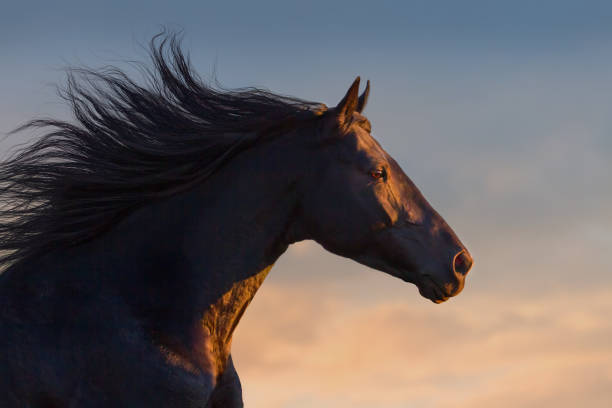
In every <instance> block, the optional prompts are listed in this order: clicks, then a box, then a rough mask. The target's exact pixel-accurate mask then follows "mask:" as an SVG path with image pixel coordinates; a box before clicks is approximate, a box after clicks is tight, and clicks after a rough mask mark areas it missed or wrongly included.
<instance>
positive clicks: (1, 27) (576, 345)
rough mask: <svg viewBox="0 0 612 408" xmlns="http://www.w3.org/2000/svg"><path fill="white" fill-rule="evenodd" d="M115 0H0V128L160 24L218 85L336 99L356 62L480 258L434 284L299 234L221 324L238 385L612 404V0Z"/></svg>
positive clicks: (424, 403)
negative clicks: (426, 289) (420, 284)
mask: <svg viewBox="0 0 612 408" xmlns="http://www.w3.org/2000/svg"><path fill="white" fill-rule="evenodd" d="M125 3H126V2H118V1H106V2H96V3H93V2H85V1H78V2H77V1H73V2H52V3H51V2H25V1H24V2H19V3H17V2H12V3H10V4H6V5H4V6H3V12H2V14H0V131H2V132H6V131H9V130H11V129H12V128H14V127H16V126H17V125H19V124H20V123H22V122H23V121H25V120H28V119H30V118H32V117H34V116H60V117H64V118H66V117H69V116H68V112H67V110H66V109H65V107H64V106H63V105H62V104H61V103H60V102H59V99H58V98H57V96H56V95H55V91H54V84H57V83H61V81H62V79H63V72H62V70H61V69H62V68H63V67H65V66H67V65H80V64H81V65H82V64H84V65H89V66H93V67H98V66H103V65H105V64H108V63H112V64H117V65H120V66H122V67H127V68H128V69H129V67H128V66H127V65H126V64H124V63H123V62H122V61H125V60H143V59H145V58H146V55H145V52H144V51H143V49H142V47H141V44H146V42H147V41H148V40H149V38H150V37H151V36H152V35H153V34H155V33H157V32H158V31H159V30H160V28H161V27H162V26H166V27H168V28H170V29H182V30H183V31H184V42H183V43H184V48H185V49H186V50H188V51H189V52H190V54H191V57H192V60H193V62H194V65H195V66H196V68H197V69H198V70H199V71H200V72H201V73H202V74H203V75H204V76H205V77H206V76H207V75H210V74H211V73H212V72H213V71H216V74H217V76H218V78H219V79H220V81H221V82H222V83H223V84H224V85H227V86H252V85H254V86H262V87H266V88H269V89H271V90H273V91H278V92H280V93H285V94H290V95H295V96H298V97H302V98H306V99H311V100H316V101H321V102H324V103H326V104H328V105H330V106H332V105H334V104H335V103H336V102H337V101H338V100H339V99H340V98H341V97H342V95H343V94H344V92H345V91H346V89H347V87H348V86H349V85H350V83H351V82H352V80H353V79H354V77H355V76H356V75H361V76H362V78H364V79H365V78H369V79H370V80H371V81H372V93H371V99H370V103H369V106H368V108H367V110H366V114H367V115H368V117H369V118H370V120H371V121H372V123H373V129H374V130H373V133H374V135H375V136H376V137H377V138H378V139H379V140H380V141H381V143H382V144H383V146H384V147H385V148H386V149H387V151H388V152H390V153H391V155H393V156H394V157H395V158H396V159H397V161H398V162H399V163H400V164H401V165H402V166H403V168H404V170H405V171H406V173H407V174H408V175H409V176H410V177H411V178H412V179H413V180H414V181H415V182H416V184H417V185H418V186H419V187H420V188H421V190H422V191H423V192H424V194H425V196H426V197H427V198H428V199H429V200H430V202H431V203H432V204H433V205H434V207H436V208H437V209H438V210H439V211H440V212H441V213H442V215H443V216H444V217H445V218H446V219H447V221H448V222H449V224H451V226H453V228H454V229H455V230H456V231H457V233H458V235H459V236H460V237H461V238H462V240H463V241H464V243H465V244H466V245H467V246H468V248H470V250H471V252H472V254H473V255H474V258H475V260H476V264H475V267H474V269H473V271H472V272H471V273H470V275H469V278H468V282H467V285H466V289H465V290H464V292H463V293H462V294H461V295H460V296H459V297H457V298H456V299H452V300H451V301H450V302H448V303H447V304H443V305H440V306H434V305H433V304H429V303H427V302H426V301H425V300H424V299H422V298H420V297H419V296H418V294H417V292H416V290H415V289H414V287H411V286H409V285H406V284H402V283H401V282H399V281H397V280H395V279H392V278H390V277H387V276H385V275H383V274H381V273H378V272H374V271H372V270H368V269H367V268H365V267H363V266H361V265H357V264H355V263H353V262H351V261H348V260H345V259H341V258H338V257H335V256H333V255H330V254H327V253H325V252H323V250H322V249H321V248H319V247H318V246H317V245H316V244H312V243H303V244H299V245H297V246H295V247H292V248H291V249H290V250H289V252H288V253H287V254H286V255H284V256H283V257H282V258H281V260H280V261H279V263H278V265H276V267H275V268H274V270H273V271H272V273H271V275H270V277H269V278H268V280H267V281H266V283H265V285H264V286H263V288H262V289H261V293H259V294H258V296H257V297H256V299H255V300H254V302H253V305H252V306H251V307H250V309H249V311H248V312H247V313H246V315H245V319H244V321H243V322H242V323H241V325H240V326H239V329H238V332H237V334H236V339H235V341H234V350H235V351H234V352H235V361H236V364H237V366H238V370H239V372H241V374H242V378H243V383H244V387H245V398H246V401H247V406H252V407H257V406H261V407H264V406H265V407H299V406H320V407H325V406H335V407H338V406H351V407H356V406H357V407H358V406H372V403H373V401H378V402H379V403H378V404H376V405H377V406H384V407H406V406H409V407H444V406H455V407H456V406H465V407H470V408H473V407H479V406H483V407H484V406H491V404H492V403H491V401H495V404H493V405H495V406H500V407H506V406H507V407H511V406H522V407H529V406H534V407H535V406H542V405H543V404H549V405H553V404H554V405H555V406H558V407H566V406H567V407H571V406H577V405H587V403H588V404H590V406H595V407H597V406H602V407H603V406H608V405H609V401H610V400H612V394H611V393H610V390H611V389H612V387H611V386H610V385H611V384H612V372H611V371H610V368H609V367H612V347H610V345H609V344H608V343H609V338H611V337H610V336H612V325H611V324H610V323H609V319H608V316H609V315H610V313H612V301H611V300H610V299H612V277H611V276H610V273H609V271H610V266H609V259H608V254H609V252H610V249H611V248H612V235H611V234H610V231H611V230H612V210H611V208H612V183H610V175H611V174H612V160H611V159H612V135H611V134H612V115H610V111H611V109H612V25H611V24H610V21H612V3H610V2H605V1H512V2H501V1H484V0H483V1H462V2H457V1H402V2H399V1H398V2H387V1H378V2H363V1H352V2H344V1H338V2H328V1H325V2H324V1H308V2H305V1H302V2H288V1H261V2H243V3H240V2H206V1H201V2H181V3H180V4H177V3H170V2H161V1H147V2H129V4H125ZM27 137H28V135H27V134H22V135H16V136H11V137H9V138H8V139H7V140H5V141H3V142H2V144H0V148H1V149H2V150H3V151H4V152H6V149H8V147H9V146H11V145H14V144H16V143H18V142H20V141H23V140H25V139H26V138H27ZM369 327H376V328H377V330H378V332H377V333H379V334H380V338H379V337H377V338H376V339H372V338H370V337H369V336H370V335H371V330H369V329H368V328H369ZM451 338H452V339H454V342H449V341H446V340H449V339H451ZM606 339H608V340H607V341H606ZM372 348H374V349H375V350H379V354H377V357H376V358H374V357H369V356H370V355H371V354H370V353H366V352H365V351H364V350H371V349H372ZM456 350H459V352H460V353H461V356H458V355H457V354H456V353H455V351H456ZM508 350H510V351H508ZM392 351H393V352H396V354H393V352H392ZM441 356H444V357H441ZM442 358H444V360H440V359H442ZM593 373H595V374H596V375H595V374H593ZM577 377H578V378H579V379H577ZM528 380H530V381H528ZM326 384H327V385H326ZM447 388H448V389H449V390H453V392H451V393H448V394H441V393H440V392H439V390H440V389H447ZM516 390H519V391H518V392H517V391H516ZM381 394H384V395H385V396H387V397H386V398H385V399H384V401H383V402H380V401H379V400H377V399H376V398H377V396H378V397H379V396H380V395H381ZM499 401H506V402H505V404H506V405H503V404H502V403H500V402H499ZM380 404H384V405H380ZM500 404H502V405H500Z"/></svg>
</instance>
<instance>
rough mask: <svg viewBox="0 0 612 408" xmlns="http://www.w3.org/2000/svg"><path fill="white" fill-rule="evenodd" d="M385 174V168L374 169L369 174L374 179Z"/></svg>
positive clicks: (380, 177)
mask: <svg viewBox="0 0 612 408" xmlns="http://www.w3.org/2000/svg"><path fill="white" fill-rule="evenodd" d="M385 175H386V173H385V169H374V170H371V171H370V176H371V177H372V178H373V179H375V180H379V179H382V178H384V177H385Z"/></svg>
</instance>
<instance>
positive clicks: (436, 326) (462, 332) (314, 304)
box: [233, 283, 612, 408]
mask: <svg viewBox="0 0 612 408" xmlns="http://www.w3.org/2000/svg"><path fill="white" fill-rule="evenodd" d="M610 315H612V290H610V289H607V290H601V291H599V292H596V293H590V292H589V293H587V292H582V293H571V292H568V293H562V292H556V293H548V294H545V295H544V296H542V297H540V298H537V299H534V298H512V296H510V295H505V296H503V297H501V296H494V295H478V296H469V297H467V298H466V299H465V300H461V301H460V300H459V298H458V299H456V300H455V299H453V301H451V303H448V304H446V305H443V306H434V305H432V304H428V303H426V302H422V301H421V300H420V299H418V298H416V297H414V298H411V299H410V300H407V301H396V300H393V301H381V302H377V303H374V304H369V305H362V304H361V303H360V302H359V301H358V300H354V299H348V298H343V299H339V298H336V299H334V298H331V297H328V296H319V294H318V293H317V291H316V290H298V289H288V288H287V287H285V286H284V285H278V284H274V283H273V284H271V285H269V286H266V285H264V286H263V288H262V290H261V293H260V294H258V296H257V297H256V298H255V300H254V302H253V304H252V306H251V308H250V309H249V310H248V311H247V315H246V317H245V319H244V321H243V322H242V323H241V325H240V326H239V328H238V331H237V333H236V337H235V340H234V350H233V353H234V361H235V362H236V364H237V366H238V371H239V373H240V375H241V378H242V380H243V387H244V393H245V402H246V404H248V406H250V407H279V408H280V407H283V408H284V407H292V408H294V407H301V406H317V407H345V406H346V407H372V406H376V407H466V408H467V407H470V408H473V407H490V406H495V407H502V408H506V407H508V408H509V407H531V406H533V407H536V406H538V407H540V406H543V405H554V406H555V407H575V406H590V407H598V406H602V407H603V406H607V404H606V402H608V403H609V401H612V348H611V347H610V343H609V339H610V338H612V323H611V322H610V320H609V316H610Z"/></svg>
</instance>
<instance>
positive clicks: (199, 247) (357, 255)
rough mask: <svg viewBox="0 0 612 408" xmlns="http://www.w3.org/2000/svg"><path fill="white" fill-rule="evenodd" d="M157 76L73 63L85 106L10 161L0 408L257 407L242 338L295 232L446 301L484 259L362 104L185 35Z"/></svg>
mask: <svg viewBox="0 0 612 408" xmlns="http://www.w3.org/2000/svg"><path fill="white" fill-rule="evenodd" d="M150 57H151V60H152V65H151V66H149V67H148V68H147V66H146V65H145V66H142V67H143V69H142V70H141V72H142V74H143V75H144V77H145V79H146V80H145V81H142V78H141V79H138V80H136V79H134V78H131V77H129V76H128V75H127V74H125V73H124V72H123V71H121V70H119V69H117V68H107V69H104V70H92V69H72V70H69V71H68V80H67V85H66V86H65V87H64V88H63V91H62V96H63V97H64V98H65V99H66V100H67V101H68V103H69V104H70V106H71V108H72V110H73V113H74V119H73V120H72V121H61V120H53V119H41V120H34V121H31V122H29V123H27V124H26V125H24V126H23V127H22V128H20V129H18V130H22V129H34V130H35V129H44V130H45V132H44V133H43V134H42V135H40V136H39V137H38V139H36V140H35V141H34V142H33V143H31V144H30V145H28V146H26V147H23V148H21V150H19V151H17V152H16V153H15V154H13V156H11V157H9V158H8V159H7V160H5V161H4V162H3V163H2V165H1V168H0V197H1V199H2V202H3V205H2V207H1V208H0V219H1V220H2V223H1V225H0V251H2V254H3V255H2V258H1V259H0V262H1V263H2V265H3V267H4V268H5V270H4V272H3V273H2V274H1V275H0V406H2V407H42V408H58V407H109V406H112V407H129V408H134V407H199V408H204V407H207V408H218V407H241V406H243V401H242V391H241V385H240V380H239V377H238V375H237V373H236V370H235V368H234V365H233V362H232V357H231V342H232V333H233V332H234V329H235V328H236V325H237V324H238V322H239V321H240V318H241V316H242V315H243V313H244V311H245V309H246V308H247V306H248V305H249V302H250V301H251V299H252V298H253V296H254V295H255V293H256V292H257V290H258V288H259V287H260V285H261V284H262V282H263V281H264V279H265V277H266V275H267V274H268V272H269V271H270V268H272V266H273V265H274V263H275V261H276V260H277V259H278V258H279V257H280V256H281V255H282V254H283V253H284V252H285V251H286V250H287V248H288V246H289V245H291V244H292V243H295V242H299V241H302V240H314V241H316V242H318V243H319V244H320V245H322V246H323V248H325V249H326V250H328V251H330V252H332V253H334V254H337V255H339V256H343V257H347V258H350V259H353V260H355V261H357V262H359V263H361V264H364V265H366V266H369V267H371V268H374V269H377V270H380V271H383V272H385V273H387V274H390V275H392V276H395V277H397V278H399V279H401V280H403V281H406V282H410V283H413V284H415V285H416V286H417V287H418V290H419V292H420V294H421V295H422V296H424V297H425V298H427V299H429V300H431V301H433V302H435V303H441V302H443V301H445V300H447V299H448V298H450V297H451V296H455V295H457V294H458V293H459V292H461V290H462V288H463V286H464V282H465V276H466V274H467V273H468V271H469V270H470V268H471V266H472V262H473V260H472V257H471V255H470V254H469V252H468V251H467V249H466V248H465V246H464V245H463V244H462V243H461V241H460V240H459V239H458V237H457V236H456V234H455V233H454V232H453V230H452V229H451V228H450V227H449V226H448V224H447V223H446V222H445V221H444V220H443V218H442V217H441V216H440V215H439V214H438V213H437V212H436V211H435V210H434V209H433V208H432V207H431V206H430V205H429V203H428V202H427V201H426V199H425V198H424V197H423V195H422V194H421V193H420V192H419V190H418V189H417V187H416V186H415V185H414V184H413V183H412V181H411V180H410V179H409V178H408V177H407V176H406V175H405V174H404V172H403V171H402V169H401V168H400V166H399V165H398V164H397V163H396V161H395V160H394V159H393V158H392V157H391V156H390V155H389V154H388V153H387V152H386V151H385V150H384V149H383V148H382V147H381V145H380V144H379V143H378V142H377V141H376V140H375V139H374V137H373V136H372V134H371V124H370V122H369V120H368V119H367V118H366V116H364V114H363V110H364V108H365V106H366V103H367V99H368V95H369V91H370V83H369V81H368V82H367V85H366V87H365V91H364V92H363V93H362V94H361V95H359V84H360V79H359V77H357V78H356V79H355V81H354V82H353V83H352V85H351V86H350V88H349V89H348V91H347V92H346V94H345V95H344V97H343V98H342V99H341V100H340V102H339V103H338V104H337V105H336V106H335V107H333V108H328V107H327V106H326V105H324V104H321V103H316V102H310V101H306V100H302V99H298V98H294V97H288V96H282V95H278V94H275V93H273V92H271V91H268V90H263V89H259V88H239V89H233V90H229V89H224V88H222V87H220V86H219V85H211V84H210V83H209V82H208V81H204V80H203V79H202V78H201V77H200V76H198V74H197V73H196V72H195V70H194V69H193V67H192V64H191V62H190V59H189V56H188V55H186V54H185V53H184V52H183V51H182V49H181V45H180V39H177V38H176V36H162V37H155V38H154V39H153V40H152V41H151V44H150Z"/></svg>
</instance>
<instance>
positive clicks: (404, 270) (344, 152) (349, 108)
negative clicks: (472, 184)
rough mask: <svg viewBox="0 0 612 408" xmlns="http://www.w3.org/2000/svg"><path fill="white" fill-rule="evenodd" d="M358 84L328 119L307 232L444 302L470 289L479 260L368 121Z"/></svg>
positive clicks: (306, 200) (309, 185)
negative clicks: (469, 277) (469, 280)
mask: <svg viewBox="0 0 612 408" xmlns="http://www.w3.org/2000/svg"><path fill="white" fill-rule="evenodd" d="M358 89H359V78H357V79H356V80H355V82H354V83H353V85H352V86H351V87H350V89H349V90H348V92H347V93H346V96H345V97H344V98H343V99H342V100H341V101H340V103H339V104H338V105H337V106H336V107H335V108H333V109H329V110H328V111H326V112H325V113H324V114H323V115H322V118H321V126H319V132H318V135H317V136H316V137H315V138H314V140H313V146H312V150H314V151H315V152H316V153H312V154H311V161H310V166H309V170H308V172H307V177H305V178H304V180H303V181H302V188H303V190H302V191H303V193H302V196H303V202H302V212H303V214H302V216H303V218H304V219H303V221H304V222H303V225H304V228H305V229H306V231H307V235H308V236H309V237H311V238H313V239H314V240H315V241H317V242H318V243H320V244H321V245H322V246H323V247H324V248H326V249H327V250H329V251H331V252H333V253H335V254H338V255H341V256H345V257H348V258H351V259H353V260H355V261H357V262H360V263H362V264H365V265H367V266H370V267H372V268H375V269H378V270H381V271H384V272H386V273H388V274H390V275H393V276H396V277H398V278H400V279H402V280H404V281H407V282H411V283H414V284H416V285H417V287H418V288H419V292H420V293H421V295H422V296H424V297H426V298H428V299H430V300H432V301H433V302H435V303H441V302H443V301H445V300H447V299H448V298H449V297H451V296H455V295H457V294H458V293H459V292H461V290H462V289H463V286H464V282H465V276H466V274H467V273H468V271H469V270H470V268H471V266H472V262H473V261H472V257H471V256H470V254H469V252H468V250H467V249H466V248H465V246H464V245H463V244H462V243H461V241H460V240H459V238H457V236H456V234H455V233H454V231H453V230H452V229H451V227H450V226H449V225H448V224H447V223H446V222H445V221H444V219H443V218H442V217H441V216H440V215H439V214H438V213H437V212H436V211H435V210H434V209H433V208H432V207H431V205H430V204H429V203H428V202H427V200H426V199H425V198H424V197H423V195H422V194H421V192H420V191H419V190H418V189H417V187H416V186H415V185H414V183H413V182H412V181H411V180H410V179H409V178H408V176H406V174H405V173H404V172H403V170H402V168H401V167H400V166H399V165H398V164H397V162H396V161H395V160H394V159H393V158H392V157H391V156H390V155H389V154H388V153H387V152H386V151H385V150H384V149H383V148H382V147H381V145H380V144H379V143H378V142H377V141H376V140H375V139H374V137H372V134H371V125H370V122H369V121H368V119H367V118H366V117H365V116H364V115H363V114H362V111H363V109H364V107H365V105H366V103H367V98H368V94H369V81H368V84H367V87H366V90H365V91H364V93H363V94H362V95H361V96H359V95H358Z"/></svg>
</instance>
